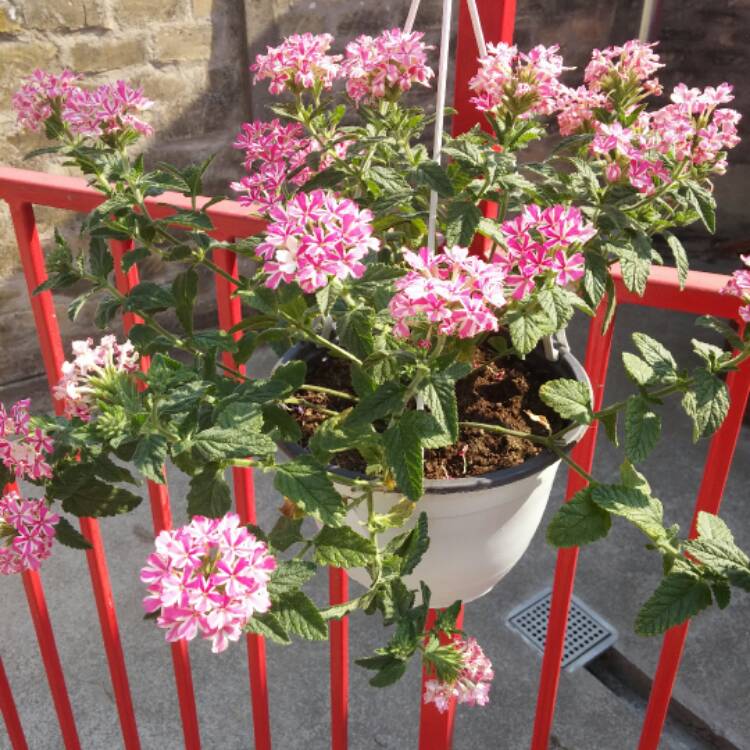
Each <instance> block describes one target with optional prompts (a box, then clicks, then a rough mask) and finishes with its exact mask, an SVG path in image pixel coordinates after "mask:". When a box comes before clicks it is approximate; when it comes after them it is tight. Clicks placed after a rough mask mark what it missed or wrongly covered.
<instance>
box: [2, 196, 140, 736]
mask: <svg viewBox="0 0 750 750" xmlns="http://www.w3.org/2000/svg"><path fill="white" fill-rule="evenodd" d="M9 206H10V214H11V218H12V220H13V226H14V229H15V232H16V240H17V242H18V250H19V253H20V257H21V266H22V267H23V272H24V276H25V277H26V285H27V287H28V291H29V300H30V303H31V309H32V311H33V314H34V322H35V324H36V330H37V336H38V338H39V345H40V348H41V351H42V358H43V360H44V366H45V369H46V371H47V381H48V382H49V384H50V387H52V386H53V385H54V384H55V383H57V381H58V380H59V378H60V368H61V365H62V362H63V352H62V342H61V339H60V329H59V327H58V324H57V316H56V315H55V310H54V304H53V301H52V294H51V292H49V291H45V292H42V293H41V294H38V295H35V294H34V290H35V289H36V288H37V287H38V286H39V285H40V284H42V283H44V282H45V281H46V280H47V270H46V268H45V264H44V253H43V252H42V246H41V243H40V242H39V233H38V231H37V227H36V220H35V218H34V209H33V206H32V205H31V204H30V203H10V204H9ZM55 406H56V408H57V410H58V413H59V410H60V406H61V403H60V402H56V404H55ZM80 527H81V532H82V533H83V535H84V536H85V537H86V538H87V539H88V540H89V541H90V542H91V545H92V547H91V549H89V550H87V551H86V560H87V562H88V566H89V573H90V574H91V583H92V587H93V589H94V598H95V600H96V608H97V612H98V614H99V623H100V625H101V630H102V638H103V640H104V648H105V651H106V654H107V661H108V663H109V671H110V675H111V678H112V688H113V690H114V693H115V702H116V704H117V710H118V713H119V716H120V727H121V729H122V736H123V740H124V742H125V748H126V750H139V748H140V740H139V738H138V728H137V726H136V722H135V712H134V711H133V701H132V698H131V696H130V686H129V684H128V674H127V669H126V667H125V657H124V656H123V653H122V644H121V643H120V633H119V628H118V625H117V613H116V611H115V605H114V600H113V598H112V586H111V584H110V580H109V572H108V570H107V562H106V557H105V554H104V548H103V546H102V540H101V534H100V532H99V526H98V524H97V522H96V520H95V519H93V518H81V519H80Z"/></svg>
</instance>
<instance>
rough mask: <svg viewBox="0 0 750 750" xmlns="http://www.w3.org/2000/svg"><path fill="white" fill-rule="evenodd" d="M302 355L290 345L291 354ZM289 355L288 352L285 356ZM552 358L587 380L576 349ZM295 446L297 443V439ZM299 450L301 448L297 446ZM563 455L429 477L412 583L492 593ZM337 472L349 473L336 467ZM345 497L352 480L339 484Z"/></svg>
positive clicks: (384, 506)
mask: <svg viewBox="0 0 750 750" xmlns="http://www.w3.org/2000/svg"><path fill="white" fill-rule="evenodd" d="M295 355H296V357H300V353H299V352H294V353H292V352H290V353H289V355H288V358H289V359H293V358H295ZM285 359H287V358H285ZM547 364H548V366H549V364H552V366H553V367H554V368H555V369H558V370H559V373H560V374H559V377H568V378H571V377H572V378H576V379H577V380H580V381H582V382H586V383H588V377H587V376H586V372H585V370H584V369H583V367H582V366H581V364H580V363H579V362H578V360H576V359H575V357H573V356H572V355H571V354H569V353H561V355H560V358H559V360H558V362H556V363H547ZM584 432H585V427H580V428H578V429H576V430H571V431H570V432H569V433H567V436H566V437H567V449H570V448H571V447H572V446H573V445H575V444H576V443H577V442H578V441H579V440H580V439H581V437H582V436H583V433H584ZM295 448H296V446H295ZM298 450H299V449H298V448H297V450H296V451H293V452H295V453H296V452H297V451H298ZM559 466H560V460H559V459H557V458H556V457H555V456H554V454H552V453H548V452H545V453H541V454H539V455H538V456H534V457H533V458H531V459H529V460H528V461H526V462H524V463H523V464H521V465H519V466H514V467H512V468H509V469H502V470H500V471H496V472H492V473H489V474H484V475H482V476H477V477H466V478H462V479H427V480H425V494H424V496H423V497H422V499H421V500H420V501H419V502H418V504H417V511H419V512H422V511H423V512H425V513H426V514H427V523H428V533H429V537H430V546H429V549H428V550H427V552H426V553H425V555H424V557H423V558H422V561H421V562H420V563H419V565H418V566H417V567H416V569H415V570H414V572H413V573H412V574H411V575H410V576H408V577H407V578H406V579H405V580H406V582H407V584H408V585H409V586H410V587H412V588H417V589H418V588H419V581H420V580H422V581H424V582H425V583H426V584H427V585H428V586H429V588H430V590H431V591H432V599H431V602H430V603H431V605H432V606H433V607H438V608H439V607H447V606H449V605H450V604H452V603H453V602H454V601H456V600H457V599H461V600H462V601H464V602H470V601H472V600H473V599H478V598H479V597H481V596H484V595H485V594H487V593H489V592H490V591H491V590H492V589H493V588H494V586H495V585H496V584H497V583H498V582H499V581H501V580H502V579H503V578H504V577H505V576H506V575H507V574H508V573H509V572H510V570H511V569H512V568H513V566H514V565H515V564H516V563H517V562H518V561H519V560H520V559H521V556H522V555H523V553H524V552H525V551H526V549H527V548H528V546H529V544H530V543H531V540H532V538H533V537H534V534H535V533H536V531H537V529H538V527H539V523H540V521H541V519H542V515H543V514H544V509H545V508H546V506H547V501H548V500H549V496H550V493H551V491H552V484H553V482H554V479H555V475H556V474H557V470H558V468H559ZM331 471H332V472H334V473H339V474H342V475H346V476H354V475H353V474H352V473H351V472H347V471H344V470H342V469H339V468H337V467H331ZM337 489H338V490H339V491H340V492H341V494H342V495H343V496H347V495H349V494H350V493H351V488H350V487H349V486H348V485H344V484H337ZM373 499H374V504H375V512H376V513H386V512H387V511H388V510H389V509H390V508H391V507H392V506H393V505H395V504H396V503H398V502H399V501H400V500H401V499H402V495H401V494H399V493H396V492H376V493H374V498H373ZM417 515H418V513H415V514H414V515H413V516H412V518H411V519H410V520H409V522H407V524H406V525H405V526H404V527H402V528H400V529H392V530H389V531H387V532H385V533H383V534H381V535H380V537H379V538H380V539H381V540H382V541H383V542H387V541H388V540H389V539H390V538H392V537H394V536H396V535H397V534H401V533H403V531H405V530H407V529H408V528H410V527H412V526H413V525H414V524H415V523H416V517H417ZM347 522H348V523H349V525H350V526H351V528H352V529H354V530H355V531H357V532H359V533H360V534H363V535H364V534H366V531H365V529H366V523H367V507H366V504H365V503H360V504H359V505H358V506H357V507H355V508H354V509H353V510H352V511H350V513H349V514H348V516H347ZM348 572H349V575H350V577H351V578H353V579H354V580H355V581H358V582H359V583H362V584H363V585H368V584H369V582H370V578H369V575H368V573H367V571H365V570H364V569H361V568H360V569H351V570H349V571H348Z"/></svg>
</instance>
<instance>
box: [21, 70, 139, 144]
mask: <svg viewBox="0 0 750 750" xmlns="http://www.w3.org/2000/svg"><path fill="white" fill-rule="evenodd" d="M79 80H80V78H79V76H77V75H75V74H74V73H71V72H70V71H69V70H64V71H63V72H62V73H60V75H55V74H53V73H47V72H45V71H43V70H35V71H34V72H33V73H32V74H31V75H30V76H29V77H28V78H27V79H25V81H24V82H23V85H22V86H21V88H20V89H19V90H18V91H17V92H16V94H15V95H14V96H13V107H14V108H15V110H16V113H17V115H18V121H19V123H20V124H21V125H22V126H24V127H26V128H29V129H31V130H38V129H39V127H40V126H41V125H42V124H43V123H44V122H45V120H47V119H48V118H49V117H51V116H52V115H53V114H55V113H57V114H59V115H60V117H61V118H62V120H63V122H64V123H65V124H66V125H67V126H68V128H70V131H71V132H72V133H74V134H76V135H83V136H92V137H99V136H101V135H109V134H112V133H117V132H120V131H123V130H126V129H128V128H130V129H132V130H134V131H136V132H138V133H140V134H142V135H150V134H151V133H152V132H153V128H152V127H151V126H150V125H149V124H148V123H146V122H144V121H143V120H142V119H141V118H140V117H139V116H138V115H139V114H140V113H141V112H144V111H145V110H147V109H149V108H150V107H151V106H152V105H153V102H151V101H150V100H149V99H147V98H146V97H145V96H144V95H143V91H142V89H134V88H133V87H131V86H130V85H129V84H128V83H126V82H125V81H117V82H116V83H104V84H102V85H101V86H97V87H96V88H95V89H93V90H92V89H84V88H81V87H80V86H79V85H78V82H79Z"/></svg>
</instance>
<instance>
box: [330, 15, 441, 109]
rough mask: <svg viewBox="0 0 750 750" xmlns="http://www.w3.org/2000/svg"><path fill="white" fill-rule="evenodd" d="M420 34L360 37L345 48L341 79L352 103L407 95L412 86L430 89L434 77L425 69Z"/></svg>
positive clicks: (424, 47)
mask: <svg viewBox="0 0 750 750" xmlns="http://www.w3.org/2000/svg"><path fill="white" fill-rule="evenodd" d="M423 37H424V34H423V33H422V32H419V31H411V32H408V33H405V32H403V31H402V30H401V29H398V28H395V29H391V30H390V31H388V30H386V31H384V32H383V33H382V34H380V35H379V36H377V37H375V38H373V37H371V36H367V35H362V36H360V37H358V38H357V39H356V40H354V41H353V42H349V44H347V46H346V58H345V60H344V62H343V63H342V65H341V76H342V77H343V78H346V91H347V93H348V94H349V96H350V97H351V98H352V99H354V101H355V102H358V103H359V102H361V101H365V102H373V101H374V100H376V99H382V98H383V97H386V96H388V95H389V94H392V93H397V92H403V91H408V90H409V89H410V88H411V87H412V85H413V84H415V83H419V84H421V85H422V86H429V85H430V79H432V77H433V76H434V75H435V73H434V71H433V70H432V68H430V67H429V66H428V65H427V50H429V49H432V47H431V46H428V45H426V44H424V42H422V38H423Z"/></svg>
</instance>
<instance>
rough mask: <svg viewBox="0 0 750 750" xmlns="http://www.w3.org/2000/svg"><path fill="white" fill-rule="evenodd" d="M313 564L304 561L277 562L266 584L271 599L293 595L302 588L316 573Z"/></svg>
mask: <svg viewBox="0 0 750 750" xmlns="http://www.w3.org/2000/svg"><path fill="white" fill-rule="evenodd" d="M316 571H317V569H316V567H315V564H314V563H311V562H306V561H304V560H279V561H278V566H277V567H276V570H274V572H273V574H272V575H271V580H270V581H269V582H268V591H269V593H270V594H271V596H272V597H274V598H275V597H277V596H281V595H282V594H288V593H294V592H295V591H297V590H298V589H300V588H302V586H304V585H305V584H306V583H307V582H308V581H309V580H310V579H311V578H312V577H313V576H314V575H315V573H316Z"/></svg>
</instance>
